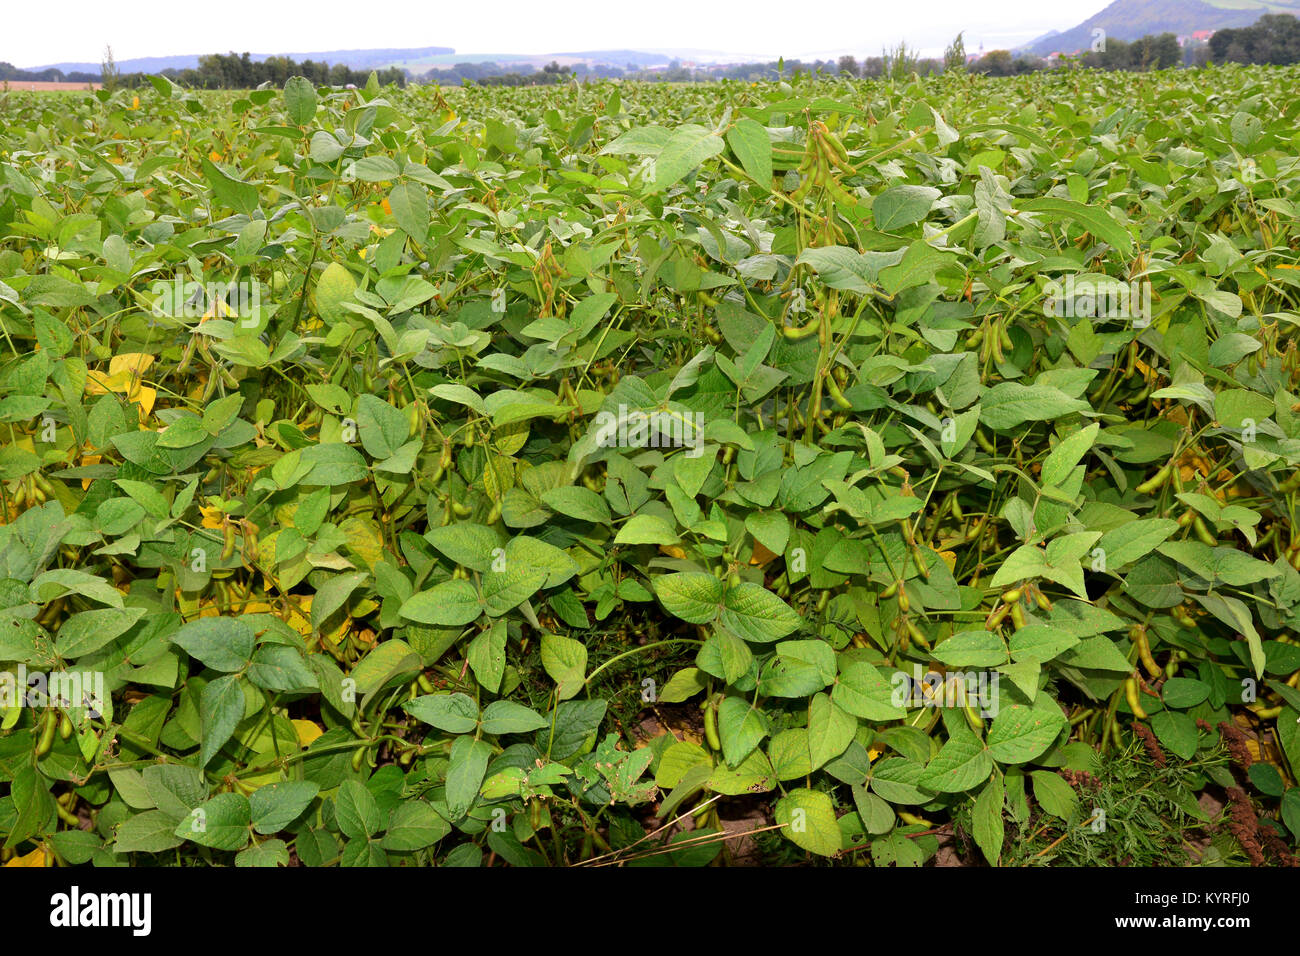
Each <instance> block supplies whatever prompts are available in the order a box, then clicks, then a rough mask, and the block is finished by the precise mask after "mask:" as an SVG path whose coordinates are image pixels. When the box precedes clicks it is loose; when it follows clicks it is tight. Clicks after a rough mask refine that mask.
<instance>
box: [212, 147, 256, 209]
mask: <svg viewBox="0 0 1300 956" xmlns="http://www.w3.org/2000/svg"><path fill="white" fill-rule="evenodd" d="M200 165H201V167H202V169H203V178H204V179H206V180H207V181H208V185H209V186H210V187H211V188H212V195H213V196H214V197H215V199H216V201H217V204H218V205H219V206H221V207H224V208H227V209H233V210H234V211H235V212H237V213H239V214H240V215H244V216H248V217H250V218H251V217H252V215H253V214H254V213H255V212H257V187H256V186H254V185H253V184H252V183H245V182H240V181H239V180H238V179H232V178H231V177H230V176H227V175H226V174H225V173H223V172H222V171H221V170H220V169H218V168H217V167H216V166H214V165H213V164H212V163H211V162H210V161H209V160H207V159H203V160H201V161H200Z"/></svg>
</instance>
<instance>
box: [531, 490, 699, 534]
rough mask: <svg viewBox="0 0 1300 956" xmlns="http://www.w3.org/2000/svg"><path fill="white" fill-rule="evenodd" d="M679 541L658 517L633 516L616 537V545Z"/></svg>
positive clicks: (671, 529) (667, 525)
mask: <svg viewBox="0 0 1300 956" xmlns="http://www.w3.org/2000/svg"><path fill="white" fill-rule="evenodd" d="M543 500H545V499H543ZM678 540H679V539H678V537H677V534H676V533H675V532H674V531H673V527H672V525H670V524H669V523H668V522H666V521H664V519H663V518H660V517H658V516H657V515H633V516H632V517H631V518H629V519H628V520H627V523H626V524H624V525H623V527H621V528H619V530H618V534H617V535H615V537H614V543H615V544H676V543H677V541H678Z"/></svg>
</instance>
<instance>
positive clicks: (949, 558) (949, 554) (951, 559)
mask: <svg viewBox="0 0 1300 956" xmlns="http://www.w3.org/2000/svg"><path fill="white" fill-rule="evenodd" d="M939 557H941V558H943V563H944V564H946V565H948V570H949V571H956V570H957V552H956V551H940V552H939Z"/></svg>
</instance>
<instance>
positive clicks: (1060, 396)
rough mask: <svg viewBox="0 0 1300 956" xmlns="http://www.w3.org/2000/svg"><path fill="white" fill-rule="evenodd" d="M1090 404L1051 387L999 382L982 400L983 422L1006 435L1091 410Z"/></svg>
mask: <svg viewBox="0 0 1300 956" xmlns="http://www.w3.org/2000/svg"><path fill="white" fill-rule="evenodd" d="M1088 408H1089V405H1088V403H1087V402H1084V401H1080V400H1079V399H1077V398H1071V397H1070V396H1069V395H1066V394H1065V393H1064V392H1062V391H1061V390H1060V389H1059V388H1053V387H1052V386H1050V385H1021V384H1020V383H1019V382H1000V383H999V384H997V385H994V386H993V387H992V388H990V389H988V390H987V391H986V392H985V393H984V395H983V396H982V397H981V398H980V421H982V422H983V423H984V424H985V425H988V426H989V427H990V428H993V429H997V430H998V431H1005V430H1007V429H1010V428H1015V427H1016V426H1017V425H1023V424H1024V423H1025V422H1044V421H1052V420H1055V419H1057V418H1063V417H1064V416H1066V415H1069V414H1072V413H1074V412H1081V411H1086V410H1088Z"/></svg>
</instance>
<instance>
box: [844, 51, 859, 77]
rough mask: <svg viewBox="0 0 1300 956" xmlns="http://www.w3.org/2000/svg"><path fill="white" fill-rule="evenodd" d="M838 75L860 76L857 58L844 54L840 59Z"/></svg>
mask: <svg viewBox="0 0 1300 956" xmlns="http://www.w3.org/2000/svg"><path fill="white" fill-rule="evenodd" d="M839 67H840V74H841V75H842V76H861V75H862V71H861V70H860V69H859V67H858V58H857V57H855V56H849V55H848V54H845V55H844V56H842V57H840V62H839Z"/></svg>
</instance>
